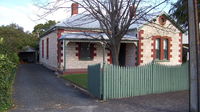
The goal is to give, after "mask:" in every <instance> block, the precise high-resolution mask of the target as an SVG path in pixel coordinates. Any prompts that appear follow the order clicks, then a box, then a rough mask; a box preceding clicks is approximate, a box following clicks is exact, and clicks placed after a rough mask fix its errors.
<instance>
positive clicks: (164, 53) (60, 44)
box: [39, 3, 182, 74]
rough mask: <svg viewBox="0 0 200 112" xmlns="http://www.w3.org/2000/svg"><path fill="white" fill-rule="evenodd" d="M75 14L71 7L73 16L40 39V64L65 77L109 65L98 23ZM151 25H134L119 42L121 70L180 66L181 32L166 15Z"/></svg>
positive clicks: (107, 53)
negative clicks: (102, 64)
mask: <svg viewBox="0 0 200 112" xmlns="http://www.w3.org/2000/svg"><path fill="white" fill-rule="evenodd" d="M89 16H90V15H88V14H83V13H80V14H79V13H78V4H75V3H73V4H72V16H71V17H69V18H67V19H65V20H63V21H62V22H60V23H58V24H56V25H55V26H53V27H52V28H50V29H49V30H48V31H47V32H46V33H45V34H44V35H42V36H41V38H40V43H39V45H40V63H41V64H43V65H44V66H46V67H48V68H50V69H53V70H58V71H61V72H63V73H66V74H70V73H84V72H87V67H88V65H91V64H97V63H103V60H105V63H108V64H112V56H111V52H110V50H109V49H106V50H105V52H103V51H104V50H103V48H104V47H103V44H102V41H100V40H101V39H104V40H105V41H107V40H108V37H107V36H106V35H105V34H104V33H103V32H102V30H101V29H100V25H99V22H98V21H96V20H90V19H89V18H88V17H89ZM150 20H151V21H150V22H148V23H147V22H146V23H143V24H133V25H131V27H130V28H129V32H128V33H127V34H126V35H125V36H124V38H122V41H121V48H120V54H119V63H120V65H121V66H140V65H144V64H148V63H151V62H152V61H156V62H157V63H160V64H165V65H179V64H181V63H182V30H181V28H180V27H179V26H178V25H176V24H175V22H174V21H173V20H172V19H171V18H170V17H169V16H168V15H167V14H166V13H160V14H158V15H157V16H155V17H154V18H152V19H150Z"/></svg>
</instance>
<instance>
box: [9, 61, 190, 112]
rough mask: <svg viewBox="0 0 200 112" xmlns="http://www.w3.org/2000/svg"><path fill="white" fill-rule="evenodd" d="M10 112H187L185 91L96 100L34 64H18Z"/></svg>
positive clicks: (186, 94)
mask: <svg viewBox="0 0 200 112" xmlns="http://www.w3.org/2000/svg"><path fill="white" fill-rule="evenodd" d="M14 102H15V107H14V108H13V109H11V110H10V112H188V108H189V107H188V92H187V91H183V92H175V93H167V94H157V95H147V96H139V97H134V98H127V99H118V100H109V101H106V102H101V101H98V100H96V99H94V98H91V97H89V96H87V95H85V94H83V93H81V92H80V91H78V90H76V89H74V88H72V87H70V86H66V85H65V84H64V82H63V80H61V79H59V78H57V77H56V76H55V74H54V73H53V72H52V71H50V70H48V69H46V68H44V67H43V66H41V65H37V64H24V65H20V66H19V69H18V72H17V76H16V82H15V85H14Z"/></svg>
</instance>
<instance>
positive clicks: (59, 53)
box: [57, 29, 64, 65]
mask: <svg viewBox="0 0 200 112" xmlns="http://www.w3.org/2000/svg"><path fill="white" fill-rule="evenodd" d="M63 32H64V30H63V29H59V30H57V62H58V65H60V63H62V62H63V59H62V55H63V54H62V50H63V48H62V44H63V42H61V41H60V40H59V38H60V37H61V36H62V33H63Z"/></svg>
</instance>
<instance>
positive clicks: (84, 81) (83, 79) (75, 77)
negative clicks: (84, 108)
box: [63, 74, 88, 89]
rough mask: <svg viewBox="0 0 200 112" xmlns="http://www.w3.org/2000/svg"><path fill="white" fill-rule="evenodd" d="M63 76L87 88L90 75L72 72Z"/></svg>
mask: <svg viewBox="0 0 200 112" xmlns="http://www.w3.org/2000/svg"><path fill="white" fill-rule="evenodd" d="M63 78H64V79H66V80H69V81H71V82H73V83H75V84H77V85H78V86H81V87H83V88H85V89H87V88H88V75H87V74H70V75H64V76H63Z"/></svg>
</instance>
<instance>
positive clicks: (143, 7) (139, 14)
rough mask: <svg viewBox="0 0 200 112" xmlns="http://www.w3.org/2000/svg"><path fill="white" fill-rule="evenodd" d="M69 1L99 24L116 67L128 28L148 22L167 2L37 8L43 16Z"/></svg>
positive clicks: (86, 2)
mask: <svg viewBox="0 0 200 112" xmlns="http://www.w3.org/2000/svg"><path fill="white" fill-rule="evenodd" d="M69 1H72V2H75V3H78V4H79V5H80V6H81V7H82V8H84V9H85V11H86V12H87V13H89V14H90V15H91V16H92V18H93V19H95V20H97V21H98V22H99V23H100V27H101V30H102V32H103V33H105V34H106V35H107V37H108V38H109V41H108V43H107V45H108V46H109V48H110V49H111V54H112V62H113V64H115V65H118V64H119V50H120V42H121V39H122V38H123V37H124V35H125V34H126V33H127V32H128V30H129V27H130V26H131V25H133V24H136V23H137V24H138V20H140V21H141V20H148V19H149V17H150V16H152V14H153V10H154V9H156V8H158V7H159V6H160V5H161V4H164V3H166V2H167V1H168V0H68V1H67V0H59V1H55V2H52V1H51V2H48V3H47V4H45V5H44V4H43V5H42V6H41V5H40V6H39V5H38V6H39V7H40V8H43V9H45V10H47V12H45V14H44V15H47V14H50V13H51V12H55V10H58V9H60V8H61V7H62V6H61V5H59V4H60V2H62V3H64V2H66V3H68V2H69ZM64 8H66V7H64ZM154 16H155V15H154ZM41 17H44V16H43V15H41Z"/></svg>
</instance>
